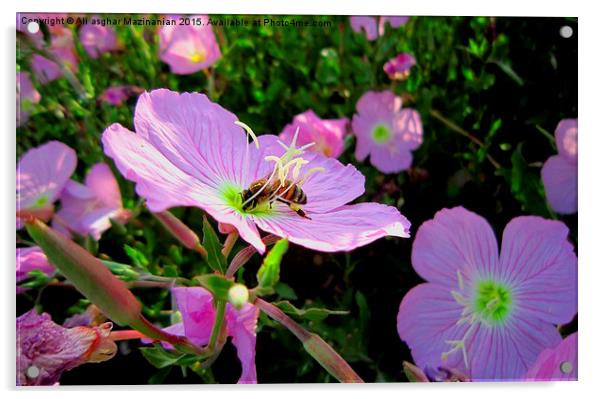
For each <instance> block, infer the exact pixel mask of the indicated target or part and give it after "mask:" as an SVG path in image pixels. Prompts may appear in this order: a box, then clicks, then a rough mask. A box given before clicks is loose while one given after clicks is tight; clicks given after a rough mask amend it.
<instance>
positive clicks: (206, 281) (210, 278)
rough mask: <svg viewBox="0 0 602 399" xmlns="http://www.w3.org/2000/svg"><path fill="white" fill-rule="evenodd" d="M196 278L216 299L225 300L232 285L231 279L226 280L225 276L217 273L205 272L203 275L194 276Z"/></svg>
mask: <svg viewBox="0 0 602 399" xmlns="http://www.w3.org/2000/svg"><path fill="white" fill-rule="evenodd" d="M196 280H197V281H198V282H199V283H200V284H201V285H202V286H203V287H204V288H206V289H208V290H209V291H211V293H212V294H213V296H214V297H215V298H216V299H219V300H223V301H227V300H228V290H230V287H232V286H233V285H234V282H233V281H232V280H228V279H227V278H225V277H222V276H219V275H217V274H205V275H203V276H198V277H196Z"/></svg>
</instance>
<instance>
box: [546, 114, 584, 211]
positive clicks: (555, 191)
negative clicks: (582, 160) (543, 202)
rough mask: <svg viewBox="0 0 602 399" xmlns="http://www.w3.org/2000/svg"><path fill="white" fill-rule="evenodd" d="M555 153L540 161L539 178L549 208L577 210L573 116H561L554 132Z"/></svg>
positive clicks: (575, 123)
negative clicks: (556, 149) (562, 117)
mask: <svg viewBox="0 0 602 399" xmlns="http://www.w3.org/2000/svg"><path fill="white" fill-rule="evenodd" d="M554 136H555V137H556V146H557V147H558V155H553V156H551V157H550V158H548V160H547V161H546V162H545V163H544V165H543V168H542V169H541V178H542V180H543V186H544V188H545V191H546V198H547V199H548V202H549V203H550V206H551V207H552V209H553V210H555V211H556V212H558V213H562V214H570V213H575V212H577V119H563V120H561V121H560V123H558V126H557V127H556V131H555V132H554Z"/></svg>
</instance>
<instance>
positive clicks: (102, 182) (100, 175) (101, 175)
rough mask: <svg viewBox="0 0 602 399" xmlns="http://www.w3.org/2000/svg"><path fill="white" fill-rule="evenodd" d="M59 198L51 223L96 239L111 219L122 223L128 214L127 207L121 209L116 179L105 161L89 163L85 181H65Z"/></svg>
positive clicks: (108, 225)
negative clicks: (56, 210) (59, 201)
mask: <svg viewBox="0 0 602 399" xmlns="http://www.w3.org/2000/svg"><path fill="white" fill-rule="evenodd" d="M60 200H61V209H60V210H59V211H58V212H57V214H56V215H55V219H54V221H53V225H54V226H55V227H56V228H57V229H58V230H59V231H62V232H63V233H67V232H68V231H72V232H75V233H77V234H79V235H82V236H87V235H90V236H92V237H93V238H94V239H95V240H99V239H100V236H101V235H102V233H104V232H105V231H106V230H108V229H109V228H110V227H111V220H115V221H116V222H118V223H121V224H124V223H126V222H127V220H128V219H129V217H130V211H129V210H127V209H123V204H122V202H121V193H120V192H119V186H118V184H117V180H115V177H114V176H113V173H111V169H110V168H109V166H108V165H107V164H106V163H97V164H96V165H94V166H92V168H91V169H90V171H89V172H88V175H87V176H86V182H85V185H84V184H81V183H78V182H76V181H73V180H71V181H69V183H67V185H66V186H65V188H64V190H63V192H62V194H61V197H60ZM67 234H68V233H67Z"/></svg>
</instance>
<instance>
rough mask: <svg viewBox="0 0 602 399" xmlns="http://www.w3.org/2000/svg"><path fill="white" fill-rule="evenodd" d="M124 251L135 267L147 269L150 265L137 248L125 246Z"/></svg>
mask: <svg viewBox="0 0 602 399" xmlns="http://www.w3.org/2000/svg"><path fill="white" fill-rule="evenodd" d="M123 249H124V251H125V254H126V255H127V256H128V258H130V259H131V260H132V263H133V264H134V266H136V267H140V268H143V269H146V268H147V267H148V265H149V264H150V262H149V261H148V259H147V258H146V256H145V255H144V254H143V253H142V252H141V251H139V250H137V249H136V248H134V247H130V246H129V245H127V244H125V245H124V246H123Z"/></svg>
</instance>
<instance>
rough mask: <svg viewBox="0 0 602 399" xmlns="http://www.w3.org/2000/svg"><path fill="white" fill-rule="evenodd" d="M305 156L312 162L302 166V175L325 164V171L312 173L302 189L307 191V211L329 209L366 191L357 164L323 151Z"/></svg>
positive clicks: (316, 211) (364, 180)
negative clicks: (354, 164)
mask: <svg viewBox="0 0 602 399" xmlns="http://www.w3.org/2000/svg"><path fill="white" fill-rule="evenodd" d="M304 158H306V159H307V160H308V161H309V163H308V164H307V165H305V166H303V167H302V168H301V172H300V173H301V176H303V174H304V173H306V172H307V171H309V170H310V169H312V168H316V167H321V168H324V172H317V173H314V174H312V175H311V176H310V177H309V178H308V179H307V181H306V182H305V183H304V184H303V186H302V189H303V192H305V194H306V195H307V205H306V206H305V207H304V209H306V210H307V211H308V212H312V213H314V212H315V213H326V212H328V211H330V210H332V209H335V208H338V207H340V206H342V205H345V204H347V203H348V202H351V201H353V200H354V199H356V198H357V197H359V196H360V195H362V194H363V193H364V184H365V182H366V178H365V177H364V175H362V174H361V173H360V172H359V171H358V170H357V169H356V168H355V166H353V165H351V164H347V165H343V164H342V163H341V162H339V161H338V160H336V159H334V158H328V157H326V156H323V155H322V154H315V155H313V156H312V155H309V156H305V157H304ZM333 182H336V183H334V184H333Z"/></svg>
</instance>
